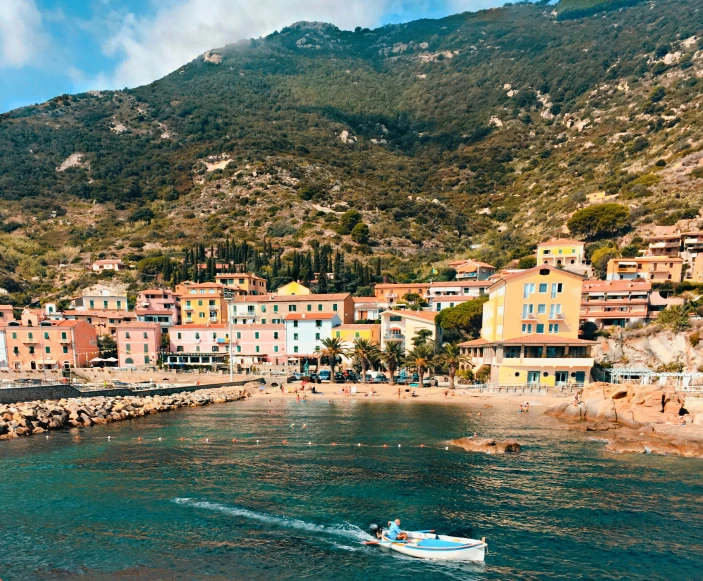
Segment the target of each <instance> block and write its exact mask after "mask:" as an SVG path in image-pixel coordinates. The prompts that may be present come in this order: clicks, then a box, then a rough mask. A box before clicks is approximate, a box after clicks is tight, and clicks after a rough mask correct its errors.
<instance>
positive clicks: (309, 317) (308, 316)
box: [283, 313, 339, 321]
mask: <svg viewBox="0 0 703 581" xmlns="http://www.w3.org/2000/svg"><path fill="white" fill-rule="evenodd" d="M338 316H339V315H337V313H289V314H288V315H286V316H285V317H283V318H284V319H285V320H286V321H324V320H329V319H334V318H335V317H338Z"/></svg>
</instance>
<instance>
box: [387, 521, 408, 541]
mask: <svg viewBox="0 0 703 581" xmlns="http://www.w3.org/2000/svg"><path fill="white" fill-rule="evenodd" d="M386 536H387V537H388V538H389V539H390V540H391V541H405V540H406V539H407V538H408V533H404V532H403V531H401V530H400V519H399V518H397V519H395V520H394V521H388V533H387V534H386Z"/></svg>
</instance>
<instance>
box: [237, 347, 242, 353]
mask: <svg viewBox="0 0 703 581" xmlns="http://www.w3.org/2000/svg"><path fill="white" fill-rule="evenodd" d="M241 352H242V346H241V345H237V353H241Z"/></svg>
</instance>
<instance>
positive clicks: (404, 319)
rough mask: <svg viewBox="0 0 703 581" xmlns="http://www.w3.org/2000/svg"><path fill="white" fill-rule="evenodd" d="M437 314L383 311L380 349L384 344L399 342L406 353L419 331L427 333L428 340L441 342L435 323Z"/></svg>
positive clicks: (438, 327)
mask: <svg viewBox="0 0 703 581" xmlns="http://www.w3.org/2000/svg"><path fill="white" fill-rule="evenodd" d="M436 316H437V313H433V312H430V311H384V312H382V313H381V348H383V347H384V346H385V344H386V343H390V342H399V343H400V344H401V345H402V346H403V347H404V348H405V350H406V351H410V350H411V349H412V348H413V343H412V340H413V338H414V337H415V336H416V335H417V334H418V332H419V331H429V332H430V335H429V336H428V339H430V340H431V341H435V342H437V343H438V344H441V342H442V329H441V327H440V326H439V325H437V324H436V323H435V317H436Z"/></svg>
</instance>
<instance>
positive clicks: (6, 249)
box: [0, 0, 703, 284]
mask: <svg viewBox="0 0 703 581" xmlns="http://www.w3.org/2000/svg"><path fill="white" fill-rule="evenodd" d="M701 47H703V11H702V10H700V3H699V2H698V1H697V0H668V1H666V2H664V1H649V2H635V1H628V0H562V2H560V3H559V4H557V5H556V6H555V5H550V4H547V3H545V2H539V3H537V4H518V5H512V6H507V7H505V8H500V9H494V10H487V11H482V12H478V13H465V14H460V15H455V16H451V17H448V18H444V19H441V20H421V21H416V22H411V23H408V24H402V25H392V26H386V27H383V28H379V29H376V30H369V29H357V30H355V31H342V30H339V29H337V28H335V27H334V26H331V25H327V24H320V23H298V24H294V25H292V26H290V27H288V28H285V29H283V30H281V31H280V32H277V33H274V34H272V35H270V36H268V37H266V38H262V39H256V40H250V41H243V42H239V43H237V44H234V45H230V46H226V47H224V48H219V49H213V50H211V51H209V52H207V53H205V54H204V55H202V56H200V57H199V58H197V59H196V60H194V61H193V62H191V63H187V64H184V65H183V66H182V67H181V68H180V69H178V70H177V71H174V72H173V73H172V74H170V75H168V76H167V77H165V78H163V79H161V80H159V81H156V82H154V83H152V84H150V85H147V86H144V87H139V88H136V89H133V90H125V91H117V92H108V91H103V92H92V93H89V94H88V93H86V94H81V95H63V96H60V97H57V98H55V99H52V100H51V101H49V102H47V103H44V104H41V105H37V106H33V107H26V108H23V109H19V110H15V111H12V112H10V113H7V114H5V115H3V116H1V117H0V211H1V212H2V227H3V230H5V232H12V235H9V234H6V235H0V236H1V237H0V250H1V251H2V253H3V257H4V259H5V261H4V264H3V265H1V266H2V268H3V269H4V271H5V274H7V275H8V276H10V278H12V279H13V280H14V281H28V280H31V279H32V277H35V282H37V284H38V281H41V280H44V281H46V280H52V281H54V280H56V281H58V283H62V281H63V280H64V279H62V278H60V277H59V278H56V279H55V277H56V276H57V273H58V270H57V267H58V265H59V264H65V263H70V262H71V261H76V262H78V261H79V260H80V258H81V257H83V258H85V257H86V256H97V255H99V254H100V253H102V254H105V255H120V256H128V255H129V256H131V257H133V258H145V257H154V256H159V255H162V254H166V255H174V256H176V255H178V253H179V252H180V251H181V250H182V249H183V248H186V247H192V246H194V245H196V244H203V245H204V246H205V247H209V246H211V245H216V244H218V243H220V242H222V241H223V240H225V239H233V240H235V241H239V242H241V241H243V240H246V241H250V242H251V243H252V244H253V245H255V246H259V247H260V248H264V241H267V244H268V243H272V244H273V247H274V248H275V249H278V252H279V253H280V251H289V252H290V251H292V250H293V249H307V248H309V247H310V242H311V241H312V240H321V239H323V238H324V239H325V240H326V242H328V243H330V244H331V245H332V246H334V247H337V248H341V249H342V250H343V252H345V253H347V254H357V255H358V256H359V258H360V260H361V261H362V262H365V263H368V264H373V265H374V269H376V266H377V265H376V262H375V261H376V258H378V257H381V258H382V259H383V265H384V266H383V269H384V271H385V272H386V273H387V274H390V275H393V276H397V277H399V278H404V279H409V278H416V277H421V276H426V275H427V274H429V272H428V270H427V269H426V268H423V266H422V265H426V264H428V262H429V261H440V260H442V259H445V258H449V257H454V256H467V255H472V256H476V257H478V258H481V259H483V260H487V261H490V262H493V263H496V264H497V265H499V266H500V265H504V264H507V263H508V262H509V261H511V260H513V259H518V258H520V257H523V256H526V255H528V254H530V252H531V251H532V249H533V247H534V243H535V242H537V241H538V240H540V239H542V238H545V237H548V236H551V235H556V234H559V233H562V232H566V229H565V224H566V222H567V220H568V218H569V216H570V215H571V214H573V212H575V211H576V210H578V209H579V208H583V207H584V206H586V205H587V204H588V203H589V199H588V198H587V196H588V194H593V193H596V192H605V193H606V194H607V195H608V196H609V197H610V196H612V198H609V199H610V201H615V202H618V203H619V204H622V205H625V206H626V207H627V208H628V209H629V212H630V214H629V215H630V226H629V227H628V228H625V229H622V228H619V229H618V231H617V232H612V233H608V232H602V233H596V235H594V237H595V238H598V237H601V238H602V237H606V238H607V237H608V236H610V235H612V236H613V237H615V236H616V235H618V236H619V235H622V234H627V233H628V232H627V230H629V235H630V237H632V235H633V233H636V232H637V231H638V230H642V229H643V228H646V227H647V225H656V224H673V223H675V222H676V221H677V220H679V219H684V218H688V219H691V218H696V217H697V216H698V209H699V208H700V205H701V195H700V192H701V185H703V169H699V166H698V160H699V159H700V158H701V157H703V153H701V152H700V151H701V146H702V145H703V113H702V112H701V96H702V94H703V52H702V51H701ZM350 208H351V209H354V210H357V211H358V212H359V213H360V215H359V219H356V222H361V223H362V224H365V225H367V226H368V228H367V229H366V230H365V231H362V230H364V229H363V228H357V234H356V235H355V236H353V232H352V228H348V227H347V226H345V224H343V223H342V220H341V218H342V216H343V215H344V212H345V211H347V210H348V209H350ZM356 222H355V224H354V226H355V225H356ZM628 241H629V239H628ZM129 256H128V257H129ZM284 259H285V255H284ZM372 260H373V261H374V262H373V263H372V262H371V261H372ZM259 268H260V269H261V270H262V272H264V273H266V272H267V271H268V270H270V268H272V263H271V264H269V265H260V266H259Z"/></svg>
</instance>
